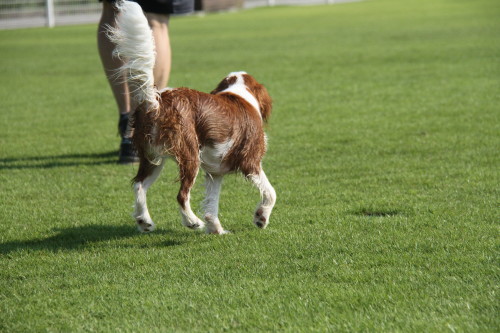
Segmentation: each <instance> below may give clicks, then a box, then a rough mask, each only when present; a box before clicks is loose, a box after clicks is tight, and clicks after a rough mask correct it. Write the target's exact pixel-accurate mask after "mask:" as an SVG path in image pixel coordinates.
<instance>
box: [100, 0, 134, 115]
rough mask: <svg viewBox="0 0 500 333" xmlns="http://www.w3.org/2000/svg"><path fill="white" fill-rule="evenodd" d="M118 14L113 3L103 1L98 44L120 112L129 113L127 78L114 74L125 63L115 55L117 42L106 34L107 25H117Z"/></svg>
mask: <svg viewBox="0 0 500 333" xmlns="http://www.w3.org/2000/svg"><path fill="white" fill-rule="evenodd" d="M116 14H117V13H116V10H115V8H114V7H113V5H112V4H110V3H109V2H107V1H103V2H102V15H101V20H100V21H99V27H98V30H97V46H98V49H99V55H100V57H101V61H102V65H103V67H104V72H105V73H106V77H107V78H108V82H109V85H110V86H111V90H112V91H113V95H114V97H115V101H116V104H117V105H118V112H119V113H120V114H127V113H129V112H130V110H131V107H130V98H129V91H128V85H127V82H126V80H125V78H123V79H120V78H115V76H114V75H116V70H117V69H118V68H120V66H122V65H123V61H122V60H120V59H118V58H115V57H113V50H114V48H115V44H113V43H112V42H111V41H110V40H109V39H108V37H107V36H106V25H110V26H115V16H116Z"/></svg>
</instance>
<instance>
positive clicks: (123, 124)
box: [118, 113, 128, 138]
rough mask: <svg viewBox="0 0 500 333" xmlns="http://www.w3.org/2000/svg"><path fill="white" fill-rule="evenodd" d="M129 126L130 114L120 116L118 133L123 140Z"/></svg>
mask: <svg viewBox="0 0 500 333" xmlns="http://www.w3.org/2000/svg"><path fill="white" fill-rule="evenodd" d="M127 126H128V113H122V114H120V118H119V119H118V133H120V136H121V137H122V138H123V137H124V136H125V132H126V131H127Z"/></svg>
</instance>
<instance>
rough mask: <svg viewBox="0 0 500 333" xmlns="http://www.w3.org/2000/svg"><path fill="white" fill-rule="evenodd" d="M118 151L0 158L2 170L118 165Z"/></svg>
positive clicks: (0, 168)
mask: <svg viewBox="0 0 500 333" xmlns="http://www.w3.org/2000/svg"><path fill="white" fill-rule="evenodd" d="M117 160H118V151H116V150H113V151H108V152H103V153H82V154H62V155H48V156H25V157H18V158H14V157H12V158H10V157H7V158H0V170H2V169H5V170H12V169H50V168H59V167H72V166H82V165H103V164H116V163H117Z"/></svg>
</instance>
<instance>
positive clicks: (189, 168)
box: [177, 155, 205, 229]
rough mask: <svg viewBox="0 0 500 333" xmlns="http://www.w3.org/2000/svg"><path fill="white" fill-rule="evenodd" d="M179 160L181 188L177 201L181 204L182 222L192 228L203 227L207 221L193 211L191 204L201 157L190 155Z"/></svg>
mask: <svg viewBox="0 0 500 333" xmlns="http://www.w3.org/2000/svg"><path fill="white" fill-rule="evenodd" d="M190 156H193V155H190ZM195 156H197V155H195ZM178 162H179V171H180V182H181V188H180V190H179V194H178V195H177V202H179V205H180V211H181V216H182V224H183V225H184V226H186V227H188V228H190V229H200V228H203V227H204V226H205V223H204V222H203V221H202V220H200V219H199V218H198V217H197V216H196V215H195V214H194V213H193V210H192V209H191V204H190V193H191V188H192V187H193V185H194V182H195V180H196V175H197V174H198V169H199V165H200V162H199V159H198V158H196V157H189V158H184V159H178Z"/></svg>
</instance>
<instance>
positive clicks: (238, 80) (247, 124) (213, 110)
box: [108, 1, 276, 234]
mask: <svg viewBox="0 0 500 333" xmlns="http://www.w3.org/2000/svg"><path fill="white" fill-rule="evenodd" d="M117 8H118V11H119V15H118V17H117V22H116V23H117V25H116V28H111V27H110V28H108V36H109V38H110V39H111V40H112V41H113V42H114V43H115V44H116V49H115V51H114V53H115V55H116V56H118V57H120V58H123V59H124V60H126V64H125V65H124V66H123V67H122V68H121V72H122V73H126V75H127V80H128V83H129V87H130V90H131V95H132V97H133V98H134V99H135V101H136V102H137V103H138V105H139V106H138V108H137V109H136V111H135V114H134V117H133V121H134V136H133V141H134V144H135V146H136V148H137V151H138V154H139V158H140V165H139V170H138V172H137V175H136V176H135V178H134V180H133V181H134V185H133V187H134V192H135V211H134V218H135V220H136V222H137V225H138V228H139V230H140V231H142V232H150V231H153V230H154V228H155V224H154V223H153V221H152V219H151V217H150V215H149V212H148V208H147V205H146V192H147V190H148V188H149V187H150V186H151V185H152V184H153V183H154V181H155V180H156V179H157V177H158V176H159V174H160V172H161V170H162V168H163V166H164V163H165V160H166V159H167V158H169V157H172V158H174V159H175V160H176V162H177V163H178V165H179V172H180V175H179V180H180V190H179V193H178V195H177V201H178V202H179V205H180V212H181V216H182V224H183V225H185V226H186V227H189V228H193V229H197V228H202V227H204V226H206V231H207V232H208V233H214V234H224V233H226V231H225V230H224V229H223V228H222V226H221V223H220V221H219V218H218V206H219V194H220V189H221V184H222V178H223V176H224V175H225V174H227V173H231V172H235V171H240V172H242V173H243V175H245V176H246V177H247V178H248V179H249V180H251V181H252V182H253V184H255V186H257V188H258V189H259V191H260V193H261V197H262V200H261V202H260V203H259V204H258V206H257V209H256V211H255V214H254V217H253V222H254V223H255V225H257V226H258V227H259V228H265V227H266V226H267V224H268V223H269V216H270V214H271V211H272V209H273V206H274V204H275V201H276V192H275V190H274V188H273V187H272V186H271V184H270V183H269V181H268V179H267V177H266V175H265V173H264V171H263V170H262V164H261V161H262V158H263V156H264V154H265V152H266V136H265V134H264V129H263V126H264V122H265V121H266V120H267V119H268V118H269V116H270V114H271V104H272V102H271V98H270V96H269V94H268V92H267V90H266V88H265V87H264V86H263V85H261V84H259V83H258V82H257V81H256V80H255V79H254V78H253V77H252V76H250V75H248V74H247V73H245V72H233V73H230V74H229V75H228V76H227V77H226V78H224V79H223V80H222V81H221V82H220V83H219V85H218V86H217V88H215V90H213V91H212V92H211V93H210V94H207V93H203V92H200V91H196V90H192V89H188V88H177V89H165V90H163V91H158V90H157V89H156V87H154V86H153V66H154V57H155V53H154V41H153V37H152V33H151V30H150V28H149V26H148V23H147V20H146V18H145V17H144V15H143V13H142V10H141V8H140V7H139V5H137V4H136V3H134V2H128V1H125V2H118V3H117ZM200 166H201V167H202V168H203V170H204V171H205V173H206V177H205V178H206V197H205V201H204V209H205V214H204V220H205V222H203V221H202V220H201V219H199V218H198V217H197V216H196V215H195V214H194V213H193V211H192V210H191V206H190V191H191V188H192V186H193V185H194V182H195V178H196V176H197V174H198V170H199V167H200ZM205 224H206V225H205Z"/></svg>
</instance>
